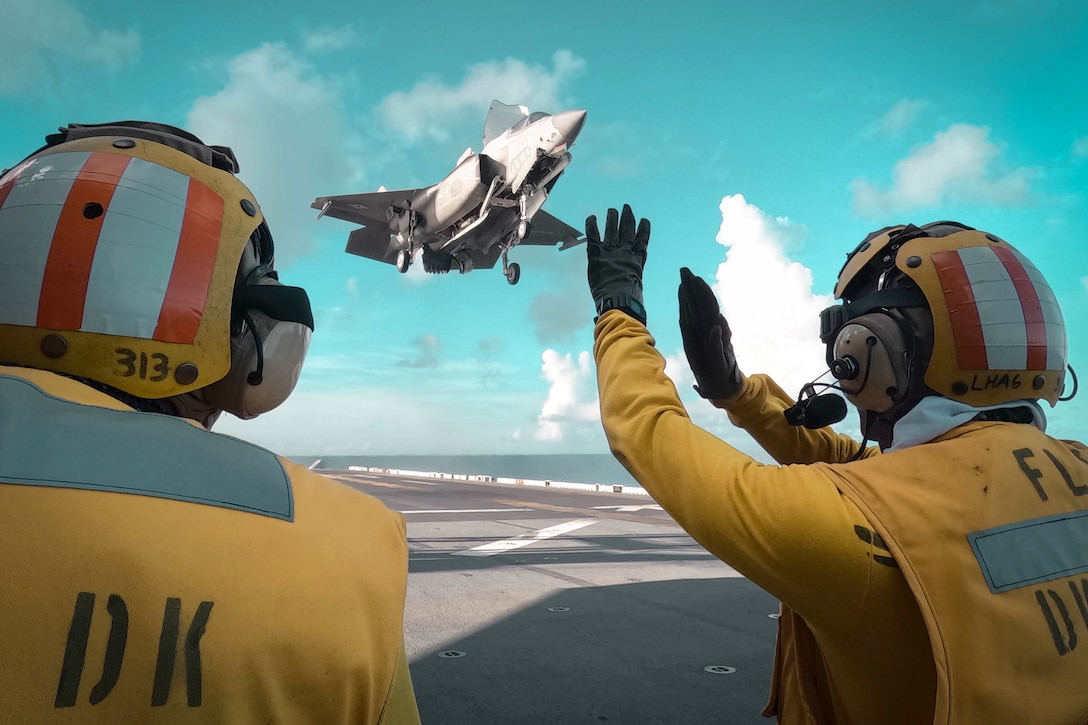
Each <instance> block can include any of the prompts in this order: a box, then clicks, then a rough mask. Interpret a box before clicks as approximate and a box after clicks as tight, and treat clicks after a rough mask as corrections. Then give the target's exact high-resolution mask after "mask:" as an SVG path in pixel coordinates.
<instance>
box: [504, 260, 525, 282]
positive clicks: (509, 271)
mask: <svg viewBox="0 0 1088 725" xmlns="http://www.w3.org/2000/svg"><path fill="white" fill-rule="evenodd" d="M505 274H506V281H507V282H509V283H510V284H517V283H518V280H519V279H521V265H519V264H518V263H517V262H511V263H510V266H509V267H507V268H506V271H505Z"/></svg>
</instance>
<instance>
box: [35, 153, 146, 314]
mask: <svg viewBox="0 0 1088 725" xmlns="http://www.w3.org/2000/svg"><path fill="white" fill-rule="evenodd" d="M130 158H131V157H129V156H120V155H118V154H100V153H92V154H91V155H90V156H89V157H88V158H87V161H86V163H84V164H83V167H82V168H81V169H80V170H79V173H78V175H77V176H76V178H75V181H74V182H73V184H72V188H71V190H70V191H69V192H68V196H67V198H66V199H65V201H64V206H63V207H62V208H61V210H60V217H59V218H58V219H57V225H56V227H55V228H54V230H53V240H52V244H51V246H50V248H49V259H48V260H47V261H46V264H45V274H44V276H43V277H42V290H41V299H40V300H39V301H38V320H37V326H38V327H47V328H51V329H56V330H78V329H80V328H81V327H82V325H83V306H84V304H85V303H86V301H87V284H88V280H89V278H90V276H91V265H92V264H93V263H94V253H95V249H96V248H97V246H98V237H99V233H100V232H101V231H102V223H103V221H104V217H105V212H106V209H108V208H109V205H110V200H111V199H113V193H114V190H115V189H116V188H117V177H119V176H121V174H122V173H124V170H125V167H126V166H128V162H129V159H130Z"/></svg>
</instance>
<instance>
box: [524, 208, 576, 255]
mask: <svg viewBox="0 0 1088 725" xmlns="http://www.w3.org/2000/svg"><path fill="white" fill-rule="evenodd" d="M585 240H586V237H585V234H583V233H582V232H580V231H578V230H577V229H575V228H574V227H572V226H571V225H569V224H567V223H566V222H562V221H559V220H558V219H556V218H555V217H553V216H552V215H551V214H549V213H548V212H546V211H544V210H543V209H541V210H539V211H538V212H537V213H536V214H534V215H533V228H532V231H530V232H529V236H527V237H525V239H523V240H521V243H522V244H535V245H541V246H555V245H556V244H561V245H562V246H561V247H559V251H563V250H564V249H570V248H571V247H573V246H575V245H578V244H581V243H582V242H584V241H585Z"/></svg>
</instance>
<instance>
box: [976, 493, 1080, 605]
mask: <svg viewBox="0 0 1088 725" xmlns="http://www.w3.org/2000/svg"><path fill="white" fill-rule="evenodd" d="M967 540H968V541H969V542H970V544H971V549H972V550H973V551H974V553H975V558H976V559H977V560H978V564H979V567H981V569H982V575H983V577H985V579H986V584H987V585H988V586H989V587H990V591H991V592H993V593H994V594H997V593H999V592H1005V591H1009V590H1012V589H1019V588H1021V587H1026V586H1030V585H1032V584H1038V583H1040V582H1046V581H1051V580H1053V579H1061V578H1063V577H1067V576H1072V575H1074V574H1080V573H1082V572H1088V511H1078V512H1076V513H1069V514H1059V515H1056V516H1047V517H1044V518H1039V519H1032V520H1030V521H1020V522H1017V523H1015V524H1008V525H1006V526H998V527H996V528H993V529H986V530H985V531H977V532H975V533H973V534H968V535H967Z"/></svg>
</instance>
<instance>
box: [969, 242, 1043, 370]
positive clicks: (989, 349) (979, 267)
mask: <svg viewBox="0 0 1088 725" xmlns="http://www.w3.org/2000/svg"><path fill="white" fill-rule="evenodd" d="M957 253H958V254H959V255H960V259H961V260H962V261H963V269H964V271H965V272H966V274H967V278H968V280H970V283H971V291H972V294H973V295H974V298H975V305H976V306H977V307H978V316H979V321H980V322H981V324H982V336H983V338H984V339H985V341H986V367H988V368H989V369H991V370H1025V369H1027V368H1026V366H1027V341H1028V337H1027V327H1026V323H1025V320H1024V308H1023V304H1022V303H1021V301H1020V295H1019V292H1018V290H1017V289H1016V285H1014V284H1013V282H1012V279H1011V277H1010V275H1009V271H1008V269H1007V268H1006V267H1005V265H1004V264H1003V263H1002V261H1001V260H1000V259H999V258H998V257H997V255H996V254H994V250H993V249H991V248H989V247H968V248H966V249H960V250H958V252H957Z"/></svg>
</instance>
